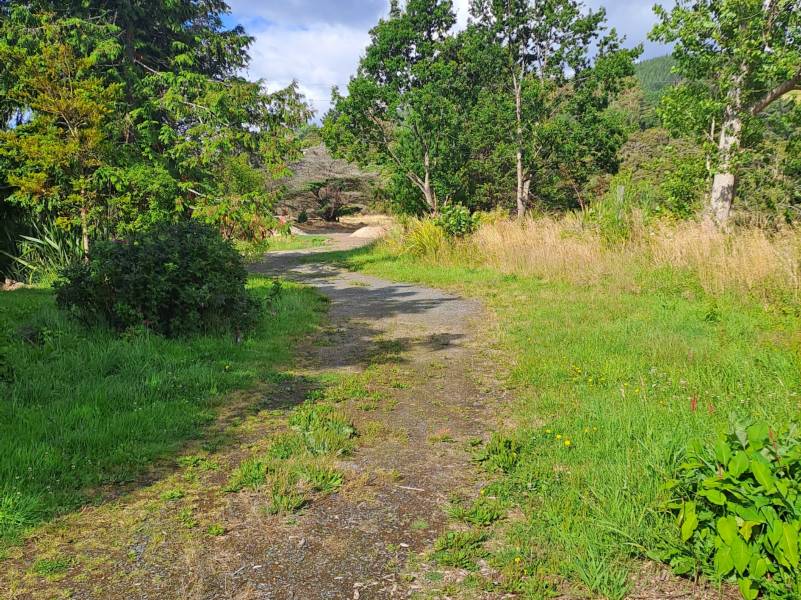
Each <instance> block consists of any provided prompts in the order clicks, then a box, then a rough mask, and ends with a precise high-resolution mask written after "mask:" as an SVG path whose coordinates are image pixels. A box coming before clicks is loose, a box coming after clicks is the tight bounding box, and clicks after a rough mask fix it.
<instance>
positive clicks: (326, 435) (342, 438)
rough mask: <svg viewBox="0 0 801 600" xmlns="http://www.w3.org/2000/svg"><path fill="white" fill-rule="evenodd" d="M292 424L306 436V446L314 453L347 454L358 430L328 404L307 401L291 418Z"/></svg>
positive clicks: (290, 422)
mask: <svg viewBox="0 0 801 600" xmlns="http://www.w3.org/2000/svg"><path fill="white" fill-rule="evenodd" d="M289 424H290V426H291V427H292V428H293V429H295V430H296V431H298V432H299V433H301V434H302V435H303V436H304V439H305V443H306V448H307V449H308V450H309V452H311V453H312V454H314V455H317V456H319V455H324V454H347V453H348V452H350V450H351V446H352V442H351V439H352V438H353V437H354V436H355V435H356V430H355V429H354V427H353V426H352V425H351V424H350V422H349V421H348V420H347V419H346V418H345V417H344V416H342V415H340V414H338V413H337V412H336V411H335V410H334V408H333V407H332V406H329V405H327V404H311V403H306V404H304V405H303V406H301V407H300V408H298V409H297V410H295V412H293V413H292V416H291V417H290V418H289Z"/></svg>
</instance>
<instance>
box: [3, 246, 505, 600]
mask: <svg viewBox="0 0 801 600" xmlns="http://www.w3.org/2000/svg"><path fill="white" fill-rule="evenodd" d="M330 237H331V241H330V243H329V244H328V245H327V246H326V247H325V248H322V249H313V250H307V251H296V252H284V253H276V254H271V255H269V256H268V257H267V258H266V259H265V260H264V262H263V263H261V264H259V265H257V266H256V267H254V270H255V271H257V272H261V273H267V274H277V275H280V276H282V277H287V278H291V279H296V280H299V281H302V282H303V283H305V284H307V285H311V286H313V287H315V288H316V289H317V290H319V291H320V292H321V293H322V294H324V295H325V296H327V297H328V298H329V299H330V301H331V304H330V311H329V326H328V328H327V329H326V331H325V332H323V334H321V335H320V336H319V337H318V338H317V339H315V340H310V341H309V343H307V344H304V346H303V347H302V348H301V349H300V351H299V357H298V361H299V362H298V365H296V367H295V369H294V373H295V376H294V378H293V379H292V381H288V382H286V383H285V384H282V385H281V386H278V387H277V388H270V392H269V397H265V398H263V399H261V400H260V401H259V402H260V406H261V408H263V409H264V410H263V411H262V412H260V413H259V414H257V415H255V417H253V418H251V420H250V421H249V422H248V423H249V424H250V425H249V426H248V427H247V428H244V429H243V431H244V433H243V434H242V436H241V437H240V438H239V440H238V443H237V444H236V445H235V446H231V447H229V448H228V449H223V450H221V451H220V453H219V454H215V458H214V460H215V461H216V462H217V463H218V464H219V471H214V472H208V473H204V472H198V473H195V474H194V475H193V477H194V478H195V479H196V480H197V484H196V485H195V488H193V490H195V491H193V492H192V493H191V495H188V497H187V498H185V499H183V500H182V502H185V503H191V506H192V507H193V508H194V510H195V514H198V515H205V516H202V517H201V521H202V523H206V522H210V521H213V522H221V523H223V524H224V525H225V531H226V533H225V535H223V536H220V537H208V536H203V535H200V534H198V533H192V534H187V533H186V532H179V531H178V530H177V529H178V528H177V527H176V525H175V523H176V510H177V509H174V510H173V509H170V508H169V507H168V508H164V502H159V501H158V498H159V494H163V490H164V489H168V488H169V485H171V484H169V483H158V482H157V483H156V484H154V485H153V486H151V487H149V488H145V489H142V490H139V491H137V492H135V493H133V494H131V495H130V496H128V497H126V498H123V499H120V500H119V501H117V502H115V503H112V504H113V505H111V506H109V505H105V506H103V507H100V508H97V509H89V510H88V511H86V512H85V513H83V514H78V515H74V516H72V517H69V518H68V519H66V520H65V521H63V522H61V523H58V524H55V525H54V526H53V527H51V529H50V531H49V532H48V533H47V534H46V535H45V537H43V538H40V539H39V540H38V541H37V540H34V541H33V542H31V543H30V544H29V545H28V547H27V548H26V550H25V552H24V554H27V556H23V557H22V558H20V559H19V560H18V561H17V564H18V565H21V567H20V568H21V570H20V571H19V573H20V574H22V573H26V575H25V576H24V578H22V579H20V581H18V582H17V585H16V586H15V587H14V589H13V590H12V592H11V593H10V594H9V597H12V598H40V597H41V598H51V597H71V598H87V599H88V598H98V599H100V598H102V599H104V600H105V599H114V598H126V599H133V598H138V599H170V598H202V599H216V598H242V599H245V598H254V599H297V600H314V599H318V598H320V599H323V598H326V599H327V598H331V599H334V598H337V599H338V598H361V599H366V598H405V597H409V596H411V595H413V594H414V593H415V592H416V591H421V590H422V589H423V588H424V587H425V578H424V577H415V576H414V575H413V574H411V575H410V573H412V572H413V570H414V567H413V566H412V567H410V559H413V558H414V557H416V556H418V555H419V553H421V552H424V551H425V550H426V549H428V548H430V547H431V545H432V543H433V541H434V540H435V539H436V538H437V537H438V536H439V535H440V534H441V533H442V531H443V529H444V528H445V526H446V517H445V514H444V511H443V508H444V506H445V505H446V504H447V501H448V499H449V498H450V497H452V495H454V494H464V495H467V496H472V497H475V496H476V495H477V494H478V489H479V487H480V485H481V482H479V481H477V480H476V477H477V472H478V471H477V469H476V468H475V467H474V466H473V465H472V464H471V461H470V449H469V443H468V442H469V441H470V440H471V439H473V438H476V437H481V438H485V437H486V434H487V432H490V431H493V430H494V429H497V426H498V423H497V422H496V419H497V418H498V417H499V415H500V414H501V413H502V412H503V411H502V409H501V408H502V407H501V403H503V402H504V397H503V392H502V390H501V389H500V386H499V385H498V384H497V380H496V378H497V373H496V368H497V367H496V365H495V364H494V361H493V357H492V356H491V355H490V354H489V352H490V350H488V346H489V345H488V344H487V341H486V338H487V337H488V336H487V334H488V329H491V328H492V326H491V320H489V318H488V315H487V314H486V313H485V312H484V310H483V309H482V307H481V306H480V304H479V303H477V302H475V301H472V300H465V299H462V298H458V297H455V296H453V295H449V294H447V293H444V292H441V291H437V290H433V289H428V288H424V287H418V286H412V285H403V284H395V283H390V282H388V281H384V280H380V279H376V278H373V277H367V276H363V275H360V274H354V273H349V272H346V271H343V270H341V269H338V268H336V267H334V266H331V265H326V264H323V263H320V262H309V261H310V259H309V255H310V254H314V253H315V252H320V251H330V250H332V249H350V248H354V247H357V246H359V245H363V244H364V243H365V240H360V239H355V238H351V237H349V236H348V234H333V235H330ZM311 260H313V259H311ZM479 331H481V333H482V343H481V345H480V346H479V345H478V344H476V343H474V342H475V341H476V340H477V336H476V335H475V334H476V333H477V332H479ZM490 337H491V334H490ZM376 367H377V368H378V369H379V370H380V371H381V373H383V374H384V375H385V376H386V377H384V378H383V379H382V381H376V382H374V385H375V386H376V389H378V390H379V391H380V393H381V396H382V398H383V400H382V402H381V403H379V404H378V405H377V406H375V407H367V408H365V407H362V408H361V409H360V408H359V406H358V403H357V402H356V401H353V402H350V404H349V405H348V406H347V407H346V409H347V410H348V412H349V414H350V415H352V417H353V419H354V421H355V425H356V428H357V429H358V430H359V431H360V433H362V434H363V436H362V438H360V442H359V445H358V447H357V450H356V452H355V453H354V454H353V455H352V456H350V457H348V458H347V459H345V460H344V461H341V462H340V464H339V465H338V467H339V468H340V469H342V470H343V471H344V472H345V475H346V479H345V481H346V483H345V485H344V487H343V488H342V489H341V491H340V492H338V493H335V494H333V495H331V496H328V497H324V498H320V499H317V500H315V501H314V502H312V503H311V504H310V505H309V506H308V507H306V508H305V509H303V511H302V512H301V513H299V514H297V515H293V516H292V517H291V518H287V517H286V516H283V517H282V516H276V515H267V514H266V513H265V511H264V510H263V505H264V502H263V498H260V497H259V495H258V493H255V492H254V493H240V494H234V495H231V494H227V495H226V494H224V493H223V491H222V490H223V488H224V485H225V481H226V477H227V476H228V475H229V474H230V472H231V470H232V469H234V468H235V467H236V465H237V464H238V463H239V462H241V461H242V460H243V459H244V458H247V457H248V455H249V454H248V452H249V450H248V448H252V447H258V445H259V444H260V443H262V442H263V441H264V439H266V438H269V436H270V435H271V431H274V429H271V428H273V427H274V426H273V425H272V424H271V423H272V422H271V421H270V418H272V417H270V415H272V416H273V417H274V416H275V414H276V413H281V411H286V410H287V408H289V407H292V406H295V405H297V404H299V403H300V402H302V401H303V399H304V398H305V397H306V394H307V393H308V390H309V386H308V385H307V382H308V381H310V380H312V379H315V378H317V379H319V377H320V376H321V375H325V374H331V373H359V372H362V371H363V370H364V369H365V368H376ZM387 374H389V375H388V376H387ZM248 401H249V400H248V398H245V399H244V402H245V403H247V402H248ZM345 404H348V403H347V402H346V403H345ZM367 433H369V435H367ZM176 477H177V475H176ZM171 511H172V512H171ZM209 515H210V516H209ZM194 531H198V530H197V529H196V530H194ZM45 539H46V540H47V542H46V543H47V544H49V545H50V546H51V547H52V548H53V549H54V552H56V551H57V552H58V554H59V555H66V554H69V553H70V552H72V553H73V554H75V555H79V556H80V560H79V562H80V568H78V567H75V568H72V569H71V570H70V571H69V572H68V573H67V574H66V575H64V576H62V577H60V578H56V579H45V578H37V577H35V576H32V575H30V564H31V561H32V559H33V556H31V554H32V553H33V552H35V551H37V547H36V544H39V546H40V547H39V548H38V551H41V545H42V544H44V543H45V542H43V541H42V540H45ZM26 563H27V569H28V570H27V571H26V570H25V569H26ZM76 564H77V563H76ZM5 582H6V584H7V585H8V579H6V580H5ZM2 585H3V577H2V574H0V587H2ZM1 596H2V594H0V597H1Z"/></svg>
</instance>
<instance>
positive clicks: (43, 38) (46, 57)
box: [0, 10, 121, 256]
mask: <svg viewBox="0 0 801 600" xmlns="http://www.w3.org/2000/svg"><path fill="white" fill-rule="evenodd" d="M114 33H115V28H113V27H112V26H105V25H102V24H97V23H94V22H90V21H86V20H82V19H77V18H72V19H66V20H56V19H54V18H53V17H52V16H48V15H45V16H42V17H37V16H35V15H31V14H30V13H28V12H27V11H24V10H16V11H12V13H11V14H10V15H9V16H8V18H7V20H6V21H5V22H4V25H3V27H2V28H1V29H0V61H2V62H3V63H4V64H6V65H7V67H6V68H7V72H8V74H9V80H10V81H11V82H13V83H12V84H11V85H9V86H8V88H7V89H6V90H5V91H6V98H7V100H9V101H10V102H12V103H13V105H14V106H16V107H19V108H18V110H24V111H26V112H27V113H28V114H27V115H21V116H20V120H19V123H18V124H17V126H15V127H12V128H9V129H6V130H5V131H3V132H0V154H2V155H3V157H4V158H5V159H7V160H8V159H10V163H11V165H13V166H11V167H10V168H9V170H8V171H7V173H6V180H7V183H8V184H9V185H10V186H11V187H12V189H13V190H14V191H13V193H12V194H11V196H10V200H11V201H12V202H14V203H17V204H20V205H23V206H26V207H28V208H30V209H32V210H33V211H34V212H35V213H41V212H47V211H49V212H52V213H55V214H56V215H57V216H58V217H59V218H61V219H62V220H63V222H72V221H77V223H78V224H79V226H80V231H81V240H82V243H83V250H84V254H85V255H87V256H88V254H89V235H90V229H91V224H92V218H93V216H94V213H96V212H97V211H98V210H100V209H101V201H100V199H99V195H98V192H97V189H96V185H95V175H96V173H97V171H98V170H99V169H100V168H102V167H103V166H104V165H106V164H107V162H108V159H109V157H110V156H111V152H112V150H113V148H112V145H111V143H110V142H111V139H112V138H113V133H112V130H113V127H114V125H113V119H112V116H113V115H114V114H115V108H116V106H115V104H116V103H117V102H118V100H119V97H120V91H121V85H120V84H119V83H114V82H109V79H108V76H107V75H108V69H109V63H110V62H112V61H114V60H115V59H116V58H117V56H118V55H119V51H120V48H119V45H118V44H117V43H116V41H115V37H114Z"/></svg>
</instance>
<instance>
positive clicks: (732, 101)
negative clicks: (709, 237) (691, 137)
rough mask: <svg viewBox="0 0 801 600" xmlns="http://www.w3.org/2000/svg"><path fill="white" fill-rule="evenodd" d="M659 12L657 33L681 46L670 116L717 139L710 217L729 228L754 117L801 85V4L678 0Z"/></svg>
mask: <svg viewBox="0 0 801 600" xmlns="http://www.w3.org/2000/svg"><path fill="white" fill-rule="evenodd" d="M655 11H656V14H657V15H658V17H659V19H660V23H659V24H658V25H657V26H656V27H655V28H654V30H653V31H652V33H651V38H652V39H654V40H656V41H661V42H665V43H672V44H675V45H674V52H673V56H674V58H675V59H676V71H677V72H678V73H679V74H680V75H682V76H683V78H684V82H683V83H682V84H681V85H680V86H678V87H677V88H675V89H674V90H673V91H672V92H671V93H670V94H669V95H668V97H667V98H666V99H665V102H664V103H663V108H662V113H663V118H664V119H665V120H666V121H667V122H668V123H669V124H671V125H672V126H673V127H674V128H684V129H695V130H696V132H700V131H703V132H712V136H711V137H713V138H714V137H716V138H717V161H716V165H715V167H714V180H713V183H712V190H711V193H710V196H709V201H708V204H707V209H706V216H707V218H708V219H710V220H711V221H713V222H714V223H715V224H717V225H718V226H724V225H725V224H726V222H727V221H728V219H729V215H730V213H731V208H732V203H733V201H734V198H735V194H736V191H737V180H738V162H739V160H740V156H741V150H742V148H743V147H744V142H746V141H747V138H748V137H749V136H748V133H749V131H750V130H751V129H752V126H753V125H754V123H755V120H756V119H757V117H759V115H760V114H762V113H763V112H764V111H765V110H766V109H767V108H768V107H769V106H771V105H772V104H773V103H774V102H776V101H777V100H779V99H780V98H782V97H784V96H785V95H786V94H788V93H789V92H791V91H792V90H798V89H801V43H799V40H801V2H800V1H799V0H679V1H678V2H677V4H676V6H675V7H674V8H672V9H671V10H667V9H665V8H663V7H661V6H656V7H655Z"/></svg>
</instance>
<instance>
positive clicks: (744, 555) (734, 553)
mask: <svg viewBox="0 0 801 600" xmlns="http://www.w3.org/2000/svg"><path fill="white" fill-rule="evenodd" d="M730 548H731V558H732V560H733V561H734V568H736V569H737V572H738V573H739V574H740V575H744V574H745V572H746V570H747V569H748V563H749V562H750V561H751V555H752V552H751V548H750V547H749V546H748V544H746V543H745V541H744V540H743V539H742V538H741V537H740V536H737V537H735V538H734V540H733V541H732V543H731V545H730Z"/></svg>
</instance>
